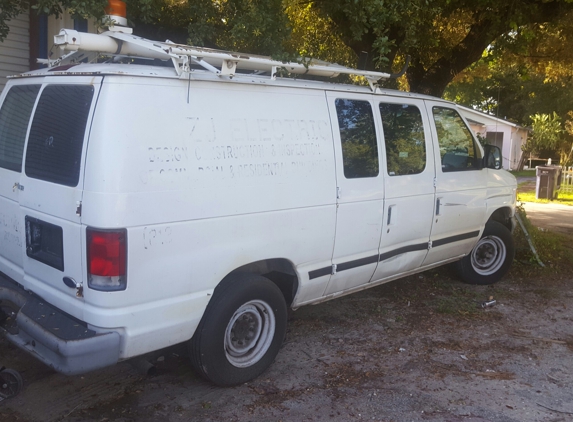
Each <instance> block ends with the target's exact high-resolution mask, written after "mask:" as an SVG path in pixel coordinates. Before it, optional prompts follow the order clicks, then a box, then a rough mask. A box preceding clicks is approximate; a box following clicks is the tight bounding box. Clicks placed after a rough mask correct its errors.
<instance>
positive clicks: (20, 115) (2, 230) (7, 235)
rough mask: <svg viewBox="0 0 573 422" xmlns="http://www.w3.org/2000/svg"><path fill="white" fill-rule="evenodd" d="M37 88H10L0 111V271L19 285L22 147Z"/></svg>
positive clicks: (21, 260)
mask: <svg viewBox="0 0 573 422" xmlns="http://www.w3.org/2000/svg"><path fill="white" fill-rule="evenodd" d="M40 87H41V85H40V84H32V85H23V84H20V85H12V86H11V87H10V88H9V89H5V90H4V92H3V97H4V99H3V102H2V107H1V108H0V271H2V272H4V273H6V274H7V275H8V276H10V277H12V278H13V279H14V280H16V281H18V282H19V283H22V280H23V278H24V269H23V242H24V235H23V230H24V223H23V221H21V219H20V205H19V201H20V193H21V191H20V186H21V185H20V181H21V176H22V163H23V156H24V145H25V142H26V135H27V132H28V128H29V123H30V116H31V115H32V110H33V108H34V104H35V103H36V98H37V96H38V92H39V91H40Z"/></svg>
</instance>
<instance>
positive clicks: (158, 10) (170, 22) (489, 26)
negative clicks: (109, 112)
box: [0, 0, 573, 96]
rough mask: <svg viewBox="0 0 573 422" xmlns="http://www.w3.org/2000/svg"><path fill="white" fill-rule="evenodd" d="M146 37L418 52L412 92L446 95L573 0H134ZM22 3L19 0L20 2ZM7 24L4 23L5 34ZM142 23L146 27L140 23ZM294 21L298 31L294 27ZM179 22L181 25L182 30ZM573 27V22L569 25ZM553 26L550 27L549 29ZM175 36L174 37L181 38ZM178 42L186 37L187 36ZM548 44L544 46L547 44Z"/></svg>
mask: <svg viewBox="0 0 573 422" xmlns="http://www.w3.org/2000/svg"><path fill="white" fill-rule="evenodd" d="M0 1H2V2H3V3H2V5H3V6H4V3H6V5H7V6H8V7H6V8H4V7H3V8H2V11H3V14H2V15H0V37H2V36H5V32H6V30H7V26H6V22H7V19H10V18H11V17H12V16H14V14H15V13H16V12H17V11H18V10H23V6H24V5H27V2H26V1H25V0H20V1H15V2H10V1H9V0H0ZM126 2H127V4H128V19H130V20H131V21H132V22H133V23H134V24H135V26H136V30H137V32H138V33H139V34H142V32H141V31H140V30H139V29H143V30H144V31H143V32H144V33H143V35H144V36H148V35H149V34H152V32H153V30H154V28H155V29H157V30H158V31H157V33H158V34H169V33H173V34H174V35H175V36H177V37H180V36H181V34H183V33H184V29H186V30H187V33H188V38H189V40H190V41H191V42H192V43H194V44H199V45H205V46H213V47H220V48H227V49H233V50H243V51H247V52H253V53H261V54H272V55H274V56H275V57H277V55H278V56H281V55H282V56H284V57H287V56H289V57H292V55H294V54H296V53H305V54H307V53H309V54H311V55H316V57H317V58H327V59H329V58H331V57H337V61H338V60H340V61H342V62H345V61H354V63H356V61H357V58H358V57H359V55H360V54H361V53H362V52H367V53H368V60H367V61H366V67H367V68H369V69H377V70H382V71H390V70H391V69H397V68H400V67H401V63H403V62H404V58H405V57H406V56H407V55H409V56H411V65H410V67H409V69H408V72H407V75H406V79H407V85H408V87H409V89H410V90H411V91H415V92H422V93H427V94H432V95H437V96H441V95H442V93H443V91H444V89H445V88H446V86H447V85H448V84H449V83H450V82H451V81H452V79H453V78H454V77H456V75H458V74H460V72H462V71H463V70H464V69H466V68H467V67H469V66H471V65H472V64H473V63H475V62H476V61H478V60H479V59H480V58H481V57H482V54H483V52H484V51H486V50H487V49H488V48H490V47H491V46H492V45H496V44H499V45H502V44H503V46H504V47H506V48H509V47H511V48H514V49H519V48H522V49H523V46H529V45H530V44H531V43H532V42H535V43H537V44H538V46H539V47H540V48H541V47H543V45H544V44H543V43H542V42H540V38H539V37H537V38H536V37H532V35H531V34H532V33H534V32H535V31H538V32H539V31H542V30H546V31H549V32H551V31H553V32H551V33H552V34H553V35H555V34H557V32H555V31H554V28H561V29H562V30H563V28H565V26H564V25H565V24H563V23H562V22H563V21H566V19H565V17H567V16H569V15H570V14H571V12H572V11H573V0H514V1H512V2H503V1H498V0H432V1H428V0H384V1H382V0H338V1H330V0H306V1H301V0H219V1H214V0H126ZM105 3H106V1H105V0H37V1H36V6H35V7H37V8H38V10H39V11H41V12H44V13H48V14H56V15H57V14H58V13H61V11H62V10H63V9H68V10H69V11H70V12H71V13H72V15H73V16H74V17H87V16H92V17H94V18H96V19H99V18H101V17H102V16H103V14H104V7H105ZM14 4H16V5H17V6H13V5H14ZM1 25H4V27H3V28H4V32H2V27H1ZM138 27H139V29H137V28H138ZM291 27H292V36H291V31H290V29H291ZM173 29H176V30H173ZM566 31H569V29H567V28H566ZM549 32H548V33H549ZM172 37H173V36H172ZM174 40H175V41H181V40H180V39H179V38H176V39H174ZM540 51H541V50H540Z"/></svg>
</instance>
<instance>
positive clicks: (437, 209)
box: [436, 198, 441, 215]
mask: <svg viewBox="0 0 573 422" xmlns="http://www.w3.org/2000/svg"><path fill="white" fill-rule="evenodd" d="M440 199H441V198H438V199H436V215H440Z"/></svg>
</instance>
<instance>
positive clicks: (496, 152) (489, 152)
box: [483, 145, 501, 170]
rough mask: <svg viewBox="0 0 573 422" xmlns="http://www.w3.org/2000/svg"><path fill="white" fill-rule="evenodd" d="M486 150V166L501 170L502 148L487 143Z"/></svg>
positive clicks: (484, 158) (484, 159)
mask: <svg viewBox="0 0 573 422" xmlns="http://www.w3.org/2000/svg"><path fill="white" fill-rule="evenodd" d="M484 150H485V155H484V157H483V164H484V167H485V168H488V169H494V170H499V169H500V168H501V150H500V149H499V148H498V147H496V146H495V145H486V146H485V147H484Z"/></svg>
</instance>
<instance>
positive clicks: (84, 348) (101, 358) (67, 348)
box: [0, 273, 120, 375]
mask: <svg viewBox="0 0 573 422" xmlns="http://www.w3.org/2000/svg"><path fill="white" fill-rule="evenodd" d="M0 308H2V309H4V310H7V309H9V310H12V311H13V314H12V315H8V318H0V332H2V333H3V334H4V335H5V337H6V338H7V339H8V340H9V341H10V342H12V343H14V344H15V345H16V346H18V347H19V348H21V349H22V350H25V351H26V352H28V353H30V354H32V355H33V356H34V357H36V358H37V359H39V360H41V361H42V362H44V363H45V364H46V365H48V366H50V367H52V368H53V369H55V370H56V371H58V372H61V373H63V374H66V375H75V374H82V373H85V372H89V371H93V370H95V369H99V368H104V367H106V366H110V365H114V364H115V363H117V361H118V360H119V352H120V335H119V333H117V332H114V331H109V332H105V333H97V332H95V331H93V330H91V329H89V328H88V327H87V324H85V323H84V322H82V321H79V320H77V319H76V318H74V317H72V316H70V315H68V314H66V313H65V312H63V311H62V310H60V309H58V308H56V307H55V306H52V305H50V304H49V303H46V302H44V301H42V300H41V299H40V298H38V297H37V296H34V295H31V294H29V293H27V292H26V291H25V290H24V289H22V288H21V287H20V286H18V285H17V284H16V283H15V282H13V281H12V280H11V279H9V278H8V277H6V276H5V275H3V274H1V273H0ZM4 314H6V312H4ZM14 315H15V319H14V318H13V316H14ZM1 316H6V315H1ZM2 320H3V321H2Z"/></svg>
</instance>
